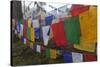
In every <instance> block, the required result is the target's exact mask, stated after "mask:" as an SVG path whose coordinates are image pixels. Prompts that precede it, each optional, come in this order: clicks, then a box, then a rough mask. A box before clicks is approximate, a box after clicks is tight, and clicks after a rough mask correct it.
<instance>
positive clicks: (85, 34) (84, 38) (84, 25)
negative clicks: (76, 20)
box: [74, 6, 97, 52]
mask: <svg viewBox="0 0 100 67" xmlns="http://www.w3.org/2000/svg"><path fill="white" fill-rule="evenodd" d="M80 28H81V37H80V45H74V47H75V48H77V49H80V50H84V51H89V52H94V51H95V49H96V47H95V46H96V45H95V44H96V42H97V7H93V6H91V7H90V8H89V10H88V11H85V12H83V13H81V14H80Z"/></svg>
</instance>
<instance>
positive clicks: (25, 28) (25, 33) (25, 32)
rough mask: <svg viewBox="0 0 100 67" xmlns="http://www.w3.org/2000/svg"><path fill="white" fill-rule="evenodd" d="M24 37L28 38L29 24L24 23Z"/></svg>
mask: <svg viewBox="0 0 100 67" xmlns="http://www.w3.org/2000/svg"><path fill="white" fill-rule="evenodd" d="M23 36H24V37H25V38H27V22H24V25H23Z"/></svg>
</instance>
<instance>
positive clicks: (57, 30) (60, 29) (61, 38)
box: [51, 21, 67, 47]
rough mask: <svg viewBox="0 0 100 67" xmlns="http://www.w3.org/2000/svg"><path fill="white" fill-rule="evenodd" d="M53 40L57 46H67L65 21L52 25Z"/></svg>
mask: <svg viewBox="0 0 100 67" xmlns="http://www.w3.org/2000/svg"><path fill="white" fill-rule="evenodd" d="M51 29H52V33H53V40H54V41H55V43H56V46H58V47H60V46H66V44H67V40H66V37H65V32H64V23H63V21H59V23H55V24H52V25H51Z"/></svg>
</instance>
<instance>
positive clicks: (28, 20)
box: [27, 17, 31, 28]
mask: <svg viewBox="0 0 100 67" xmlns="http://www.w3.org/2000/svg"><path fill="white" fill-rule="evenodd" d="M27 23H28V27H29V28H30V27H31V18H30V17H29V18H28V19H27Z"/></svg>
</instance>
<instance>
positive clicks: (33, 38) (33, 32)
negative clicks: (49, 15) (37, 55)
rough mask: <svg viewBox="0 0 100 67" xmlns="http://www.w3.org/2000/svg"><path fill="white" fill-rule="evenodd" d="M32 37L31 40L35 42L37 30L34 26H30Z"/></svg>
mask: <svg viewBox="0 0 100 67" xmlns="http://www.w3.org/2000/svg"><path fill="white" fill-rule="evenodd" d="M30 37H31V41H32V42H34V41H35V31H34V28H33V27H31V28H30Z"/></svg>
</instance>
